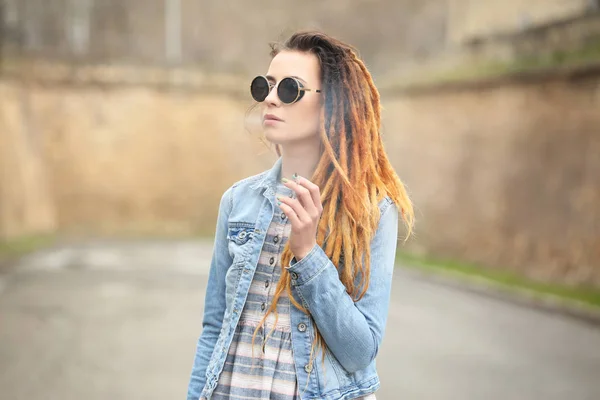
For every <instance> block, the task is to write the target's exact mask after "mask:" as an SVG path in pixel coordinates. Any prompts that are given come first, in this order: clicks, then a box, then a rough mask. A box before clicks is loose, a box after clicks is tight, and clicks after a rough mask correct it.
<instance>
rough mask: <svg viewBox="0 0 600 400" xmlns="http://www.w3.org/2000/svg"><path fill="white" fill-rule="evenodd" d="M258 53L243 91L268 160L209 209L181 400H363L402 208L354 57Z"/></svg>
mask: <svg viewBox="0 0 600 400" xmlns="http://www.w3.org/2000/svg"><path fill="white" fill-rule="evenodd" d="M271 56H272V60H271V64H270V66H269V70H268V72H267V74H266V75H265V76H257V77H256V78H255V79H254V80H253V81H252V83H251V86H250V91H251V94H252V97H253V98H254V99H255V100H256V101H257V102H258V103H260V104H261V105H262V115H263V128H264V134H265V137H266V139H267V140H268V141H269V142H270V143H272V144H274V145H275V149H276V152H277V155H278V157H279V158H278V159H277V161H276V162H275V163H274V165H273V167H272V168H271V169H270V170H267V171H264V172H262V173H260V174H258V175H254V176H251V177H248V178H246V179H243V180H241V181H239V182H237V183H235V184H233V185H232V186H231V187H230V188H229V189H227V190H226V191H225V193H224V194H223V196H222V198H221V203H220V207H219V213H218V220H217V227H216V238H215V243H214V246H215V247H214V252H213V256H212V261H211V266H210V274H209V278H208V279H209V280H208V286H207V292H206V300H205V307H204V319H203V330H202V334H201V336H200V339H199V340H198V345H197V351H196V357H195V360H194V365H193V369H192V373H191V379H190V382H189V387H188V400H192V399H194V400H198V399H200V398H201V399H243V400H248V399H257V400H258V399H278V400H292V399H298V400H300V399H301V400H307V399H327V400H337V399H368V400H372V399H375V394H374V392H375V391H376V390H377V389H378V388H379V386H380V383H379V378H378V375H377V371H376V368H375V357H376V356H377V352H378V350H379V346H380V344H381V341H382V338H383V334H384V330H385V324H386V319H387V313H388V304H389V299H390V289H391V285H392V272H393V269H394V258H395V252H396V243H397V241H398V221H399V219H400V218H399V217H400V216H401V217H402V220H403V222H404V223H405V225H406V227H407V236H406V237H408V236H409V235H410V233H411V230H412V226H413V209H412V205H411V202H410V200H409V198H408V196H407V194H406V191H405V189H404V186H403V184H402V182H401V181H400V179H399V178H398V176H397V175H396V173H395V172H394V169H393V168H392V166H391V165H390V162H389V161H388V158H387V156H386V153H385V150H384V148H383V144H382V140H381V134H380V114H381V111H380V103H379V93H378V91H377V89H376V88H375V86H374V84H373V80H372V79H371V75H370V74H369V72H368V71H367V68H366V67H365V65H364V63H363V62H362V61H361V60H360V59H359V58H358V56H357V54H356V52H355V50H354V49H353V48H352V47H350V46H349V45H347V44H344V43H342V42H340V41H339V40H336V39H334V38H331V37H329V36H327V35H325V34H322V33H318V32H299V33H296V34H294V35H293V36H291V37H290V38H289V39H288V40H287V41H286V42H285V43H284V44H283V45H274V46H273V49H272V52H271Z"/></svg>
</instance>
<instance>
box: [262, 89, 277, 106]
mask: <svg viewBox="0 0 600 400" xmlns="http://www.w3.org/2000/svg"><path fill="white" fill-rule="evenodd" d="M265 103H267V104H268V105H271V106H279V105H281V101H280V100H279V96H277V86H273V87H272V88H271V90H270V91H269V94H268V95H267V98H266V99H265Z"/></svg>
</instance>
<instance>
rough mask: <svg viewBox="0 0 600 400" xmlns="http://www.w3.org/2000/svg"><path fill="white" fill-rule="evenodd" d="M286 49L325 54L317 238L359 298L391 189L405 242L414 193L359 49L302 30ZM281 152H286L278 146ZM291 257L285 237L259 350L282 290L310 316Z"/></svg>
mask: <svg viewBox="0 0 600 400" xmlns="http://www.w3.org/2000/svg"><path fill="white" fill-rule="evenodd" d="M282 51H298V52H303V53H309V54H314V55H315V56H317V58H318V60H319V65H320V72H321V89H322V95H323V98H324V100H323V107H322V110H321V125H320V132H319V135H320V137H321V142H322V144H321V148H322V150H321V157H320V160H319V163H318V165H317V168H316V169H315V172H314V174H313V176H312V178H311V181H312V182H313V183H314V184H316V185H317V186H319V189H320V192H321V203H322V205H323V212H322V215H321V220H320V222H319V226H318V229H317V238H316V240H317V244H318V245H319V246H321V247H323V246H324V245H325V247H324V248H323V249H324V251H325V253H326V254H327V256H328V257H329V259H330V260H331V262H332V263H333V265H334V266H336V267H337V269H338V273H339V276H340V280H341V282H342V283H343V284H344V286H345V287H346V292H347V293H348V294H349V295H350V296H352V298H353V300H354V301H358V300H360V299H361V298H362V297H363V296H364V294H365V293H366V291H367V289H368V288H369V276H370V270H371V265H370V254H371V251H370V242H371V240H372V238H373V236H374V235H375V232H376V230H377V226H378V224H379V218H380V212H379V206H378V205H379V202H380V200H382V199H383V198H384V197H385V196H386V195H389V196H390V198H391V199H392V200H393V202H394V203H395V204H396V205H397V206H398V209H399V210H400V212H401V216H402V220H403V222H404V225H405V226H406V228H407V229H406V232H407V233H406V237H405V239H404V241H406V240H407V239H408V238H409V236H410V235H411V233H412V228H413V224H414V213H413V206H412V203H411V200H410V199H409V197H408V194H407V192H406V189H405V187H404V185H403V183H402V181H401V180H400V178H399V177H398V176H397V175H396V173H395V171H394V169H393V167H392V165H391V163H390V162H389V160H388V157H387V155H386V153H385V150H384V146H383V142H382V137H381V134H380V129H381V104H380V96H379V92H378V90H377V88H376V87H375V84H374V83H373V79H372V77H371V74H370V73H369V71H368V70H367V68H366V66H365V64H364V63H363V62H362V61H361V60H360V58H359V57H358V55H357V51H356V49H355V48H354V47H352V46H350V45H348V44H345V43H343V42H341V41H340V40H337V39H335V38H332V37H330V36H328V35H326V34H324V33H321V32H314V31H300V32H296V33H295V34H293V35H292V36H291V37H290V38H289V39H288V40H287V41H285V42H284V43H283V44H277V43H275V44H271V57H275V56H276V55H277V54H279V53H280V52H282ZM276 152H277V155H278V156H281V150H280V148H279V146H278V145H277V146H276ZM292 257H293V254H292V252H291V250H290V247H289V243H287V244H286V245H285V247H284V250H283V253H282V256H281V276H280V280H279V282H278V284H277V287H276V289H275V294H274V297H273V302H272V304H271V306H270V307H269V309H268V310H267V312H266V314H265V316H264V317H263V319H262V320H261V322H260V324H259V326H258V327H257V328H256V330H255V332H254V335H253V336H252V348H253V349H254V339H255V337H256V334H257V333H258V332H259V329H260V327H261V326H263V325H264V324H265V321H266V319H267V316H268V315H269V313H271V312H274V313H275V318H276V319H275V321H277V300H278V299H279V297H280V296H281V294H282V293H283V291H284V290H285V291H286V293H287V295H288V296H289V299H290V302H291V304H293V306H294V307H296V308H298V309H299V310H301V311H302V312H304V313H306V314H307V315H310V314H309V312H308V310H307V309H306V308H305V307H303V306H302V304H300V303H299V302H298V301H296V300H295V299H294V296H293V295H292V291H291V277H290V273H289V272H288V270H287V269H286V268H285V266H287V265H289V262H290V260H291V259H292ZM361 260H364V261H361ZM374 267H375V268H376V267H377V266H374ZM276 323H277V322H275V324H276ZM274 326H275V325H273V327H274ZM313 326H314V329H315V337H314V340H313V343H312V347H311V356H310V361H309V366H311V367H312V364H313V361H314V358H315V357H314V355H315V346H319V347H320V348H321V349H322V350H323V362H324V358H325V351H324V350H325V349H326V343H325V341H324V339H323V337H322V336H321V335H320V333H319V331H318V329H317V326H316V324H314V323H313ZM273 329H274V328H273ZM272 331H273V330H271V332H272ZM271 332H270V333H269V335H270V334H271ZM267 337H268V336H267ZM265 341H266V339H265ZM263 346H264V343H263ZM263 348H264V347H263ZM310 370H311V371H312V368H311V369H310Z"/></svg>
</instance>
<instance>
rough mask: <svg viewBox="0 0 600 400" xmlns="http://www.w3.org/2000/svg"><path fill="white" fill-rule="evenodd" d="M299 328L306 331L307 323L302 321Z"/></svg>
mask: <svg viewBox="0 0 600 400" xmlns="http://www.w3.org/2000/svg"><path fill="white" fill-rule="evenodd" d="M298 330H299V331H300V332H304V331H306V324H305V323H304V322H300V323H299V324H298Z"/></svg>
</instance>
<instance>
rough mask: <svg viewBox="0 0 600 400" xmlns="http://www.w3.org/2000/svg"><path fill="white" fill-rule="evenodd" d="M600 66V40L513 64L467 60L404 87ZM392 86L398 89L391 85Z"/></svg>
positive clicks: (406, 83) (534, 56) (418, 78)
mask: <svg viewBox="0 0 600 400" xmlns="http://www.w3.org/2000/svg"><path fill="white" fill-rule="evenodd" d="M597 63H600V38H599V39H596V40H594V41H591V42H590V43H588V44H586V45H584V46H582V47H581V48H579V49H574V50H569V51H563V50H556V51H552V52H549V53H547V54H536V55H532V56H527V57H521V58H518V59H515V60H513V61H510V62H503V61H498V60H489V61H484V62H479V63H472V62H469V61H465V64H464V65H460V66H457V67H455V68H451V69H446V70H437V71H435V70H434V71H432V72H424V73H423V74H419V73H417V75H415V76H413V77H412V78H408V79H407V80H406V82H405V83H401V84H399V85H400V86H401V87H405V88H411V87H419V86H431V85H440V84H449V83H461V82H465V83H466V82H473V81H480V80H486V79H494V78H501V77H505V76H513V75H518V74H523V73H536V72H544V71H552V70H561V69H569V68H576V67H582V66H586V65H592V64H597ZM390 84H391V86H395V85H394V84H393V83H392V82H390Z"/></svg>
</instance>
